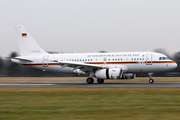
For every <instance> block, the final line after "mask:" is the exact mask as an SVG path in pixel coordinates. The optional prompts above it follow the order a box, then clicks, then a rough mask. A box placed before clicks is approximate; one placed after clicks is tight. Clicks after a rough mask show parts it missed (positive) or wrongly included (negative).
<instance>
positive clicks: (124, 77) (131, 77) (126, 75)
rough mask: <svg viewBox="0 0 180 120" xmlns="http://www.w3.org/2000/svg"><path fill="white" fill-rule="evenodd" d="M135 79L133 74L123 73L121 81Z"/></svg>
mask: <svg viewBox="0 0 180 120" xmlns="http://www.w3.org/2000/svg"><path fill="white" fill-rule="evenodd" d="M135 77H136V74H135V73H124V74H123V77H122V78H123V79H134V78H135Z"/></svg>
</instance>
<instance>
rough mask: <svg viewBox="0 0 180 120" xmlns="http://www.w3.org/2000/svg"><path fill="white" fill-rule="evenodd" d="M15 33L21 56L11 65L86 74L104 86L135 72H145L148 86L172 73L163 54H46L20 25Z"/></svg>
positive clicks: (168, 61) (128, 76)
mask: <svg viewBox="0 0 180 120" xmlns="http://www.w3.org/2000/svg"><path fill="white" fill-rule="evenodd" d="M15 31H16V34H17V40H18V45H19V50H20V56H18V57H15V58H11V61H12V62H15V63H18V64H21V65H24V66H27V67H32V68H36V69H40V70H43V71H54V72H59V73H77V74H88V75H89V77H88V78H87V80H86V81H87V83H89V84H91V83H93V82H94V78H97V82H98V83H103V82H104V80H106V79H120V80H121V79H134V78H135V75H136V73H148V75H149V83H153V82H154V80H153V79H152V74H153V73H154V72H162V71H168V70H172V69H174V68H176V67H177V64H176V62H174V61H173V60H171V59H169V58H168V57H167V56H166V55H164V54H161V53H156V52H109V53H68V54H49V53H47V52H45V51H44V50H43V49H42V48H41V47H40V46H39V45H38V44H37V42H36V41H35V40H34V39H33V38H32V37H31V35H30V34H29V33H28V32H27V31H26V30H25V28H24V27H23V26H22V25H16V26H15Z"/></svg>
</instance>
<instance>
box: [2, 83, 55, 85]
mask: <svg viewBox="0 0 180 120" xmlns="http://www.w3.org/2000/svg"><path fill="white" fill-rule="evenodd" d="M1 85H4V86H7V85H11V86H17V85H19V86H21V85H27V86H33V85H35V86H36V85H40V86H44V85H45V86H48V85H55V84H49V83H44V84H36V83H1V84H0V86H1Z"/></svg>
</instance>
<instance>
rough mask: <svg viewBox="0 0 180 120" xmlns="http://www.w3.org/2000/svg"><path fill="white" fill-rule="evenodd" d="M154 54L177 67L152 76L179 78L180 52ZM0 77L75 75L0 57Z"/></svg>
mask: <svg viewBox="0 0 180 120" xmlns="http://www.w3.org/2000/svg"><path fill="white" fill-rule="evenodd" d="M155 52H159V53H163V54H165V55H167V56H168V57H169V58H170V59H172V60H174V61H175V62H176V63H177V64H178V67H177V68H176V69H174V70H171V71H167V72H161V73H154V75H153V76H156V77H167V76H169V77H179V76H180V52H177V53H175V54H174V55H172V56H169V55H168V54H167V53H166V51H165V50H164V49H157V50H155ZM16 56H18V54H17V53H16V52H12V53H11V54H10V55H9V57H10V58H13V57H16ZM0 76H1V77H76V76H79V75H77V74H63V73H55V72H52V73H50V72H43V71H41V70H36V69H32V68H30V67H24V66H22V65H19V64H16V63H12V62H11V61H10V59H9V58H2V57H0ZM87 76H88V75H80V76H79V77H87ZM140 76H142V77H146V76H148V74H147V73H143V74H142V73H138V74H137V77H140Z"/></svg>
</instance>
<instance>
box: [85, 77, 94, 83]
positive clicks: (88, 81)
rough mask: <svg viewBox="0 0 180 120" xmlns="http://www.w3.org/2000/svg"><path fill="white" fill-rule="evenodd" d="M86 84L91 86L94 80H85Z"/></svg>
mask: <svg viewBox="0 0 180 120" xmlns="http://www.w3.org/2000/svg"><path fill="white" fill-rule="evenodd" d="M86 82H87V83H88V84H92V83H93V82H94V79H93V78H87V80H86Z"/></svg>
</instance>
